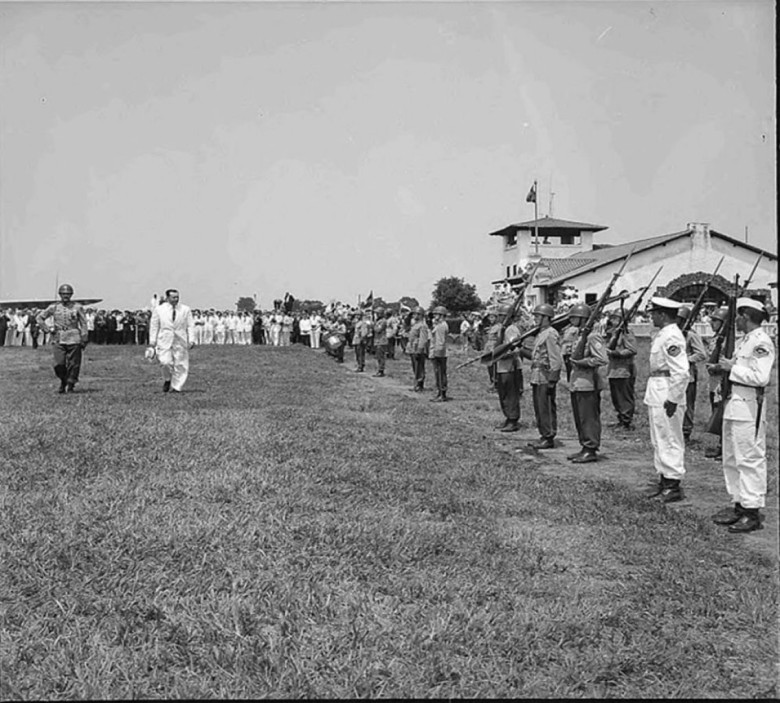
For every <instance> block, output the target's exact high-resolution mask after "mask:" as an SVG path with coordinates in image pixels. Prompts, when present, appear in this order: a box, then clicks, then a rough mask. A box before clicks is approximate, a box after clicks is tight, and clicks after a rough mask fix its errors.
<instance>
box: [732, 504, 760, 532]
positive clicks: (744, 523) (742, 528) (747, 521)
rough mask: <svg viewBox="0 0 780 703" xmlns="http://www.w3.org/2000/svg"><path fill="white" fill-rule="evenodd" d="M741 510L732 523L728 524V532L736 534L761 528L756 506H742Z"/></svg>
mask: <svg viewBox="0 0 780 703" xmlns="http://www.w3.org/2000/svg"><path fill="white" fill-rule="evenodd" d="M741 512H742V514H741V515H740V516H739V519H738V520H737V521H736V522H735V523H734V524H733V525H729V532H733V533H737V534H738V533H740V532H753V530H760V529H761V516H760V515H759V513H758V508H742V511H741Z"/></svg>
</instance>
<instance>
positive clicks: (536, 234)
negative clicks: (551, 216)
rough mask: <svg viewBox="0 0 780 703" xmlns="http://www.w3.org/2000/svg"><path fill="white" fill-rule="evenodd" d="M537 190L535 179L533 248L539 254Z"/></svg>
mask: <svg viewBox="0 0 780 703" xmlns="http://www.w3.org/2000/svg"><path fill="white" fill-rule="evenodd" d="M538 200H539V190H538V189H537V187H536V180H534V249H535V251H536V255H537V256H539V208H538V204H537V202H538Z"/></svg>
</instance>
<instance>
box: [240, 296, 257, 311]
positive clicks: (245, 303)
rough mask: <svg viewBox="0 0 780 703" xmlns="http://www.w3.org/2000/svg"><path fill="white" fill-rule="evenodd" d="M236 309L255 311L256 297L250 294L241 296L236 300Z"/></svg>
mask: <svg viewBox="0 0 780 703" xmlns="http://www.w3.org/2000/svg"><path fill="white" fill-rule="evenodd" d="M236 310H238V312H254V311H255V299H254V298H251V297H249V296H242V297H240V298H239V299H238V301H237V302H236Z"/></svg>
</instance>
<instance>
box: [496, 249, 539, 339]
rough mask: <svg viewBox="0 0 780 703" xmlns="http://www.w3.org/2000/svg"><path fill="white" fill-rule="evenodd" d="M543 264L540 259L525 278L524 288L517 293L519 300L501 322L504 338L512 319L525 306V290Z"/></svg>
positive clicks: (517, 299)
mask: <svg viewBox="0 0 780 703" xmlns="http://www.w3.org/2000/svg"><path fill="white" fill-rule="evenodd" d="M541 263H542V259H541V257H540V258H539V261H537V262H536V264H535V265H534V267H533V269H532V270H531V273H530V274H529V275H528V276H527V277H524V279H523V283H522V288H520V289H518V291H517V298H515V300H514V302H513V303H512V305H511V306H510V308H509V311H508V312H507V314H506V315H504V319H503V320H502V321H501V337H502V338H503V336H504V332H506V328H507V327H509V323H510V322H511V321H512V318H514V316H515V315H517V311H518V310H519V309H520V306H521V305H522V304H523V295H525V290H526V288H528V286H529V285H530V284H531V281H533V280H534V276H535V275H536V272H537V271H538V270H539V265H540V264H541Z"/></svg>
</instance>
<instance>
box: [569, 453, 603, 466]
mask: <svg viewBox="0 0 780 703" xmlns="http://www.w3.org/2000/svg"><path fill="white" fill-rule="evenodd" d="M598 460H599V458H598V456H597V455H596V452H583V453H582V454H580V455H579V456H575V457H574V458H573V459H572V460H571V463H572V464H592V463H593V462H594V461H598Z"/></svg>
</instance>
